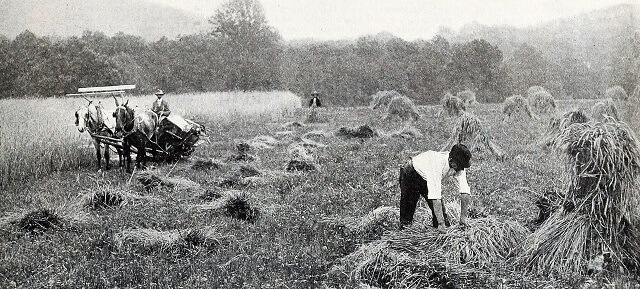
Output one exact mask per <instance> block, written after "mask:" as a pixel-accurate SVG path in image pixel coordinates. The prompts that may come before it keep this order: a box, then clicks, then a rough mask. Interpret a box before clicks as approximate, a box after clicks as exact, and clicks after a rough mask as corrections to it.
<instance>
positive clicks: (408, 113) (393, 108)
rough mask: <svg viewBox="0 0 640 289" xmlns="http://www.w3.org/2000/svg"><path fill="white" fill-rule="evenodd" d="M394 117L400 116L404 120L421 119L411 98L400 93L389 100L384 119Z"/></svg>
mask: <svg viewBox="0 0 640 289" xmlns="http://www.w3.org/2000/svg"><path fill="white" fill-rule="evenodd" d="M393 118H399V119H400V120H402V121H406V120H418V119H420V115H419V114H418V111H417V110H416V107H415V105H414V104H413V101H412V100H411V99H409V98H408V97H406V96H402V95H399V96H394V97H393V98H392V99H391V101H389V104H388V105H387V112H386V114H385V116H384V118H383V120H391V119H393Z"/></svg>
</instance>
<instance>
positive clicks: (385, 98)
mask: <svg viewBox="0 0 640 289" xmlns="http://www.w3.org/2000/svg"><path fill="white" fill-rule="evenodd" d="M397 96H402V95H400V93H398V92H397V91H395V90H384V91H378V92H377V93H376V94H374V95H372V96H371V98H372V101H371V108H372V109H378V108H381V107H387V106H388V105H389V103H391V100H392V99H393V98H394V97H397Z"/></svg>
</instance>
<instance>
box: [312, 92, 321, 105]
mask: <svg viewBox="0 0 640 289" xmlns="http://www.w3.org/2000/svg"><path fill="white" fill-rule="evenodd" d="M319 95H320V93H318V92H317V91H315V90H314V91H313V92H312V93H311V96H312V97H313V98H312V99H311V100H310V101H309V107H321V106H322V104H321V103H320V98H319V97H318V96H319Z"/></svg>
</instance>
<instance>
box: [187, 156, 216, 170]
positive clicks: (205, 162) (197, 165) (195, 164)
mask: <svg viewBox="0 0 640 289" xmlns="http://www.w3.org/2000/svg"><path fill="white" fill-rule="evenodd" d="M190 160H191V169H192V170H196V171H207V170H217V169H220V168H222V165H223V164H222V162H220V161H218V160H216V159H214V158H198V157H191V158H190Z"/></svg>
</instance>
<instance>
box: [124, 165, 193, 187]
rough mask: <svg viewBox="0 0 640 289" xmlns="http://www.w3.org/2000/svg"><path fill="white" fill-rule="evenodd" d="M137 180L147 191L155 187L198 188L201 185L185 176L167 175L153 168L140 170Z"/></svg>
mask: <svg viewBox="0 0 640 289" xmlns="http://www.w3.org/2000/svg"><path fill="white" fill-rule="evenodd" d="M137 180H138V182H139V183H140V184H142V187H143V188H145V189H146V190H147V191H150V190H154V189H169V190H198V189H199V188H200V185H199V184H198V183H196V182H194V181H191V180H188V179H185V178H183V177H167V176H163V175H160V174H158V173H157V172H154V171H151V170H145V171H140V172H139V173H138V174H137Z"/></svg>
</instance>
